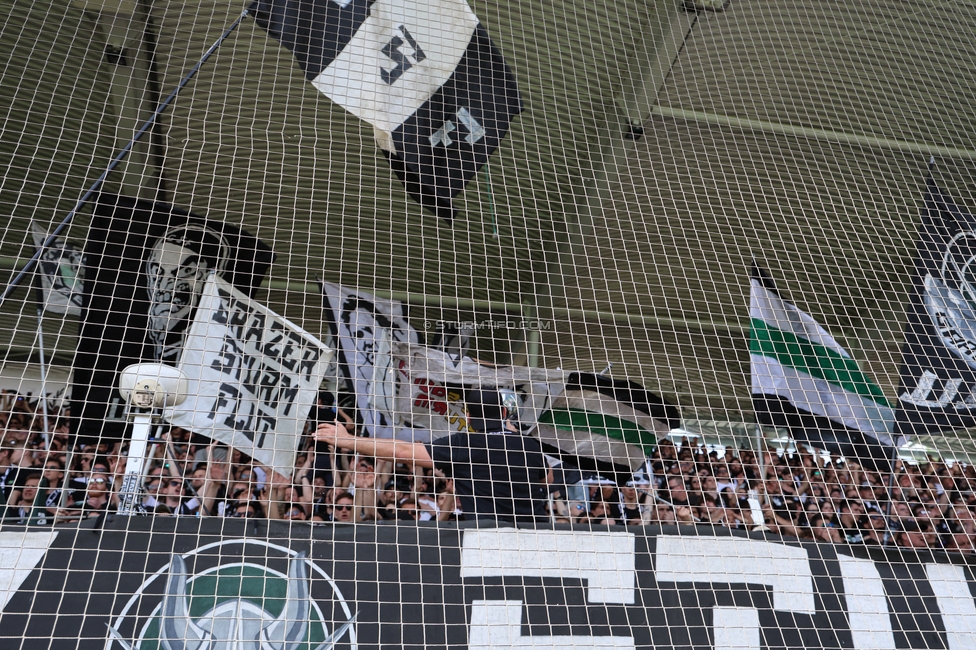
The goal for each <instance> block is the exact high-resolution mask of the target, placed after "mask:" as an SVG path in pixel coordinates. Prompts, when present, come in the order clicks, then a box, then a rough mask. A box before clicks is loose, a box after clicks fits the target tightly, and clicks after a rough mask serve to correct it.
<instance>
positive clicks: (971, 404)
mask: <svg viewBox="0 0 976 650" xmlns="http://www.w3.org/2000/svg"><path fill="white" fill-rule="evenodd" d="M974 261H976V216H973V215H972V214H969V213H968V212H965V211H964V210H962V209H961V208H959V207H958V206H956V205H955V204H954V203H953V202H952V201H951V200H950V199H949V198H947V197H946V196H945V194H944V193H943V192H942V190H941V189H939V187H938V186H937V185H936V184H935V182H934V181H933V180H932V179H931V178H930V179H929V182H928V191H927V193H926V196H925V207H924V208H923V210H922V225H921V228H920V231H919V241H918V256H917V258H916V268H915V276H914V279H913V284H914V287H915V290H914V294H913V296H912V302H911V304H910V305H909V307H908V323H907V324H906V326H905V347H904V348H903V352H902V354H903V361H902V367H901V379H900V381H899V387H898V409H897V411H896V418H897V422H898V428H899V430H900V431H901V432H902V433H904V434H917V435H920V434H939V433H940V432H944V431H951V430H953V429H967V428H971V427H974V426H976V284H974V283H976V276H974V275H973V274H974V272H976V264H973V262H974Z"/></svg>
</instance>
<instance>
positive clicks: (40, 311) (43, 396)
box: [34, 273, 50, 444]
mask: <svg viewBox="0 0 976 650" xmlns="http://www.w3.org/2000/svg"><path fill="white" fill-rule="evenodd" d="M34 283H35V285H36V286H35V287H34V292H35V294H34V296H35V300H36V301H37V349H38V354H39V355H40V365H41V390H40V391H39V393H40V395H39V399H40V401H41V413H42V414H43V416H44V433H43V434H42V436H41V437H42V438H43V439H44V443H45V444H47V443H48V442H49V432H50V427H49V420H48V412H47V360H46V359H45V358H44V280H43V277H42V274H41V273H37V274H35V275H34Z"/></svg>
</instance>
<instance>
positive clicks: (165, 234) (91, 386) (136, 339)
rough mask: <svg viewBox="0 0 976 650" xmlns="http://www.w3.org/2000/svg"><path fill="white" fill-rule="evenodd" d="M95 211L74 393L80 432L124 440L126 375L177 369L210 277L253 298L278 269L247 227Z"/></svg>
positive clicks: (159, 206) (173, 211) (110, 203)
mask: <svg viewBox="0 0 976 650" xmlns="http://www.w3.org/2000/svg"><path fill="white" fill-rule="evenodd" d="M93 206H94V207H93V217H92V222H91V227H90V230H89V235H88V243H87V245H86V246H85V284H84V288H85V299H86V305H87V307H86V309H85V310H84V313H83V315H82V322H81V326H80V331H79V337H78V349H77V352H76V353H75V360H74V383H73V385H72V388H71V400H72V405H71V412H72V415H73V416H75V417H73V418H72V425H73V426H74V427H75V433H76V434H78V435H79V436H80V437H81V438H83V439H85V440H91V439H96V438H98V437H99V436H102V435H105V436H109V437H114V438H118V437H121V436H122V434H123V432H124V427H125V420H124V405H125V401H124V400H123V399H122V396H121V395H120V394H119V392H118V390H117V387H118V374H119V372H120V371H121V370H122V369H123V368H125V367H126V366H128V365H130V364H133V363H140V362H153V361H158V362H162V363H168V364H171V365H175V364H176V362H177V361H178V360H179V355H180V351H181V349H182V346H183V338H184V336H185V333H186V329H187V327H188V326H189V324H190V317H191V314H192V311H193V309H194V308H195V307H196V305H197V301H198V300H199V298H200V295H201V293H202V291H203V286H204V284H205V283H206V281H207V278H208V277H209V275H210V273H211V271H216V272H218V273H219V274H220V275H221V276H222V277H223V278H224V279H225V280H227V281H228V282H230V283H231V284H232V285H234V286H235V287H236V288H237V289H238V290H240V291H242V292H243V293H244V294H246V295H253V293H254V291H255V290H256V289H257V288H258V286H259V285H260V284H261V280H262V279H263V278H264V275H265V273H266V272H267V270H268V268H269V267H270V265H271V263H272V262H273V261H274V253H273V252H272V251H271V249H270V248H269V247H268V246H267V245H266V244H265V243H264V242H262V241H261V240H259V239H257V238H256V237H253V236H252V235H250V234H248V233H247V232H245V231H244V230H242V229H241V228H238V227H237V226H232V225H229V224H225V223H221V222H219V221H214V220H211V219H206V218H204V217H199V216H196V215H194V214H191V213H189V212H186V211H184V210H181V209H179V208H175V207H173V206H171V205H168V204H163V203H152V202H150V201H143V200H140V199H135V198H130V197H121V196H114V195H109V194H102V195H101V196H99V197H98V199H97V200H96V201H94V202H93Z"/></svg>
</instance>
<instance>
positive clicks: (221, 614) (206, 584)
mask: <svg viewBox="0 0 976 650" xmlns="http://www.w3.org/2000/svg"><path fill="white" fill-rule="evenodd" d="M355 619H356V616H355V612H353V611H351V610H350V608H349V605H348V603H346V600H345V598H344V597H343V595H342V593H341V592H340V591H339V588H338V586H337V585H336V583H335V581H334V580H333V579H332V578H331V577H330V576H329V575H328V574H327V573H326V572H325V571H323V570H322V569H321V568H319V567H318V566H317V565H316V564H315V563H314V562H312V561H311V560H309V559H308V558H306V557H305V554H304V553H298V552H295V551H293V550H291V549H289V548H286V547H283V546H278V545H276V544H272V543H270V542H265V541H260V540H225V541H221V542H216V543H213V544H208V545H206V546H201V547H199V548H196V549H194V550H192V551H190V552H189V553H185V554H183V555H174V556H173V557H172V559H171V561H170V562H169V563H168V564H166V565H165V566H164V567H162V568H161V569H160V570H158V571H157V572H156V573H155V574H153V575H152V576H151V577H150V578H149V579H148V580H146V581H145V582H144V583H143V584H142V585H141V586H140V587H139V589H138V590H137V591H136V593H135V594H133V596H132V597H131V598H130V599H129V600H128V602H127V603H126V605H125V607H124V608H123V609H122V611H121V613H120V614H119V615H118V617H116V619H115V620H114V621H113V624H112V625H111V626H109V630H108V631H109V635H108V638H107V639H106V641H105V650H111V649H114V650H119V648H122V649H124V650H333V649H335V650H346V649H349V650H355V649H356V628H355Z"/></svg>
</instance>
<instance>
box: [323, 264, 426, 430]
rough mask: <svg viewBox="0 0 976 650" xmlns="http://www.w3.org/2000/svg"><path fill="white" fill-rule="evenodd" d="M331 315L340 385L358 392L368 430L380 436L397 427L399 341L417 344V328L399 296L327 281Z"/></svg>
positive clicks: (328, 317) (328, 318)
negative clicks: (393, 297) (393, 349)
mask: <svg viewBox="0 0 976 650" xmlns="http://www.w3.org/2000/svg"><path fill="white" fill-rule="evenodd" d="M322 296H323V302H324V305H323V306H324V307H325V317H326V321H327V323H328V325H329V332H330V337H331V340H330V341H329V343H330V344H331V345H332V347H334V348H335V350H336V364H337V371H338V375H339V377H338V379H339V386H340V387H341V388H342V389H343V390H345V391H347V392H349V393H352V394H354V395H355V396H356V408H357V410H358V411H359V417H360V419H361V420H362V425H363V431H364V432H365V433H366V434H367V435H369V436H372V437H374V438H392V437H394V435H395V432H396V416H395V414H394V410H395V403H394V400H395V398H396V394H397V376H398V369H397V365H396V362H395V360H394V358H393V355H392V352H391V345H392V344H393V343H394V342H406V343H416V342H417V332H416V330H415V329H414V328H413V327H411V326H410V324H409V323H408V322H407V320H406V316H407V312H406V309H405V308H404V306H403V305H401V304H400V303H399V302H397V301H396V300H387V299H383V298H377V297H376V296H372V295H370V294H368V293H364V292H362V291H357V290H355V289H348V288H346V287H341V286H339V285H337V284H330V283H328V282H323V283H322Z"/></svg>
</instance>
